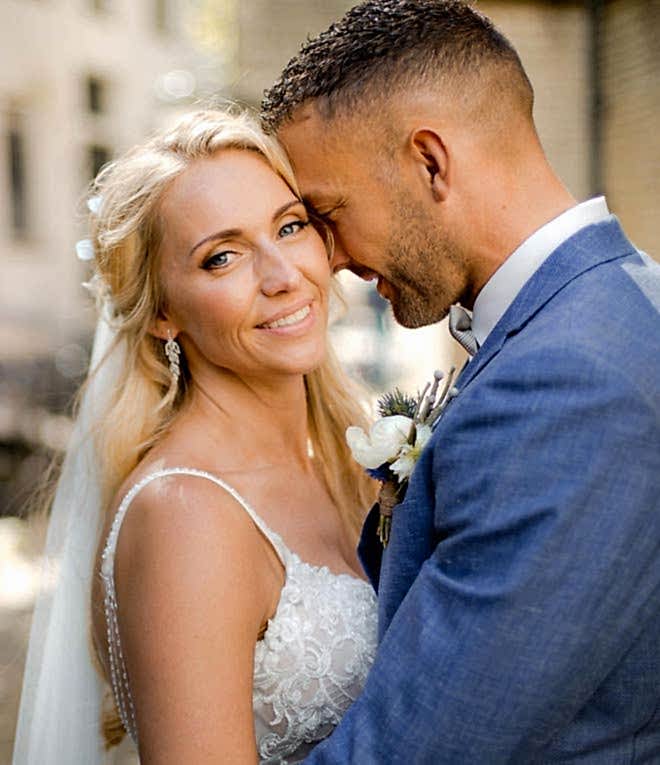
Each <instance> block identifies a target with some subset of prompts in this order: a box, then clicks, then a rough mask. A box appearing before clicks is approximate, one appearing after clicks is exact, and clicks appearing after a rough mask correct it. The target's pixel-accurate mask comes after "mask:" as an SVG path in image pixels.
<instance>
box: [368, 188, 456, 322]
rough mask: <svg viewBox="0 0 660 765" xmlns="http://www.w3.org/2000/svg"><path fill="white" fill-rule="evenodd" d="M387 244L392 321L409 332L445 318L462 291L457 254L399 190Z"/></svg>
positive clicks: (424, 213)
mask: <svg viewBox="0 0 660 765" xmlns="http://www.w3.org/2000/svg"><path fill="white" fill-rule="evenodd" d="M393 220H394V225H393V230H392V234H391V236H390V240H389V242H388V246H387V252H386V261H385V262H386V263H387V264H388V269H387V271H388V272H387V273H383V276H384V278H385V279H386V280H387V281H388V282H389V285H390V287H391V293H392V294H391V296H390V303H391V305H392V312H393V314H394V318H395V319H396V320H397V322H398V323H399V324H401V325H402V326H404V327H408V328H409V329H414V328H416V327H423V326H426V325H428V324H435V322H438V321H440V320H441V319H444V318H445V316H447V314H448V313H449V308H450V306H452V305H453V304H454V303H456V302H458V301H459V300H460V298H461V295H462V294H464V292H465V291H466V287H467V277H466V269H465V265H464V260H463V258H462V253H461V252H460V250H459V249H458V248H457V247H455V246H454V245H453V244H452V243H451V242H450V241H449V240H448V237H447V236H446V234H444V233H443V232H442V230H441V229H440V228H439V226H438V225H437V223H436V221H435V220H433V219H431V218H430V217H429V216H428V215H427V214H426V212H425V210H424V209H423V208H422V206H421V205H420V204H419V203H417V202H416V201H415V200H414V199H413V198H412V197H411V196H410V195H408V194H406V193H404V192H402V191H401V190H399V191H398V192H397V195H396V197H395V200H394V205H393Z"/></svg>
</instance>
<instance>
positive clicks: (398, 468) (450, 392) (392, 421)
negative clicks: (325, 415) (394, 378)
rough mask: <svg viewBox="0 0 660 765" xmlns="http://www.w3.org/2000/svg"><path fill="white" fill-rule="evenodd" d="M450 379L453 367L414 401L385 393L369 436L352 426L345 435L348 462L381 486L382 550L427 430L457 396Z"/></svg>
mask: <svg viewBox="0 0 660 765" xmlns="http://www.w3.org/2000/svg"><path fill="white" fill-rule="evenodd" d="M455 373H456V369H455V367H452V368H451V370H450V371H449V373H448V374H447V375H446V376H445V375H444V374H443V373H442V372H440V371H436V372H435V373H434V375H433V382H430V383H427V384H426V386H425V387H424V389H423V390H422V392H421V393H418V394H417V396H409V395H407V394H406V393H402V392H401V391H400V390H399V389H398V388H396V389H395V390H394V391H392V392H391V393H386V394H385V395H384V396H382V397H381V398H380V399H379V400H378V413H379V414H380V418H379V419H378V420H376V422H374V424H373V425H372V426H371V428H370V429H369V433H365V432H364V430H363V429H362V428H358V427H356V426H351V427H350V428H348V429H347V430H346V442H347V443H348V446H349V448H350V450H351V453H352V455H353V459H354V460H355V461H356V462H357V463H359V464H360V465H362V467H363V468H365V469H366V471H367V473H369V475H370V476H371V477H372V478H376V479H377V480H379V481H380V482H381V487H380V492H379V494H378V505H379V509H380V519H379V522H378V538H379V539H380V541H381V544H382V545H383V547H387V543H388V541H389V538H390V528H391V525H392V513H393V511H394V508H395V507H396V506H397V505H398V504H399V503H400V502H402V501H403V498H404V497H405V495H406V490H407V488H408V480H409V479H410V476H411V474H412V472H413V469H414V467H415V464H416V463H417V460H418V459H419V456H420V454H421V453H422V450H423V449H424V447H425V446H426V443H427V442H428V440H429V438H431V433H432V432H433V427H434V425H435V424H436V423H437V421H438V419H439V418H440V416H441V415H442V413H443V411H444V409H445V407H446V406H447V404H448V403H449V402H450V401H451V399H452V398H454V396H455V395H456V394H457V393H458V391H457V389H456V388H455V387H453V382H454V378H455ZM440 383H442V386H441V385H440Z"/></svg>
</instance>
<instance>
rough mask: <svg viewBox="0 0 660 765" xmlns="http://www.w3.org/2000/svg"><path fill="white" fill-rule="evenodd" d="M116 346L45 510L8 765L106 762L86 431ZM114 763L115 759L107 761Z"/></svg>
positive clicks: (100, 330)
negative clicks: (37, 588) (38, 580)
mask: <svg viewBox="0 0 660 765" xmlns="http://www.w3.org/2000/svg"><path fill="white" fill-rule="evenodd" d="M108 313H109V312H108V311H107V310H106V311H103V312H102V316H101V318H100V320H99V323H98V325H97V329H96V335H95V338H94V349H93V352H92V361H91V366H90V368H91V369H95V368H96V367H97V366H98V365H99V363H100V362H101V360H102V359H103V358H104V357H105V356H106V354H107V353H108V350H109V349H110V347H111V345H112V343H113V340H114V336H115V333H114V330H113V329H112V328H111V326H110V324H109V323H108V319H107V315H108ZM122 357H123V348H122V346H121V345H118V346H116V347H115V348H114V349H113V351H112V353H111V354H110V356H109V357H108V358H106V359H105V361H104V362H103V364H102V365H101V367H100V369H99V370H98V372H97V374H96V375H94V376H93V377H92V378H91V381H90V383H89V385H88V387H87V389H86V391H85V393H84V395H83V400H82V403H81V406H80V411H79V415H78V418H77V420H76V423H75V426H74V430H73V434H72V438H71V441H70V445H69V448H68V450H67V455H66V459H65V461H64V465H63V468H62V473H61V477H60V479H59V482H58V486H57V491H56V494H55V500H54V503H53V506H52V510H51V517H50V521H49V526H48V535H47V540H46V546H45V551H44V564H43V579H42V586H41V592H40V594H39V596H38V598H37V602H36V606H35V611H34V616H33V620H32V629H31V632H30V642H29V647H28V654H27V660H26V665H25V674H24V679H23V692H22V696H21V704H20V710H19V718H18V725H17V728H16V737H15V745H14V756H13V765H65V764H66V765H98V764H99V763H104V762H109V761H111V760H109V759H108V758H109V755H107V754H106V753H104V751H103V740H102V736H101V728H100V721H101V702H102V698H103V694H104V691H105V687H106V686H105V683H104V681H103V680H102V679H101V677H100V676H99V674H98V671H97V670H96V669H95V667H94V664H93V662H92V648H91V645H92V644H91V630H90V590H91V581H92V566H93V559H94V555H95V552H96V545H97V542H98V534H99V533H100V530H101V497H100V486H99V474H98V461H97V455H96V453H95V450H94V445H93V438H92V436H91V431H92V426H93V424H94V422H95V421H96V420H97V418H98V417H99V416H101V413H102V412H103V410H104V406H105V403H106V401H107V400H108V397H109V395H110V393H111V392H112V391H113V389H114V387H115V385H116V384H117V382H118V379H119V370H120V369H121V366H122ZM113 757H114V755H113Z"/></svg>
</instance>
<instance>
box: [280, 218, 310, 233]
mask: <svg viewBox="0 0 660 765" xmlns="http://www.w3.org/2000/svg"><path fill="white" fill-rule="evenodd" d="M305 226H309V221H308V220H293V221H291V223H285V224H284V225H283V226H282V228H281V229H280V230H279V235H280V236H291V235H292V234H295V233H297V232H298V231H302V230H303V229H304V228H305Z"/></svg>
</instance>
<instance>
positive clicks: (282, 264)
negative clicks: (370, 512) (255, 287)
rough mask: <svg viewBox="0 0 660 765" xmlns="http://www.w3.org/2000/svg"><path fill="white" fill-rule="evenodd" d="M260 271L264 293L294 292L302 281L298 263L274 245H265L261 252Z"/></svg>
mask: <svg viewBox="0 0 660 765" xmlns="http://www.w3.org/2000/svg"><path fill="white" fill-rule="evenodd" d="M259 271H260V278H261V291H262V292H263V293H264V295H269V296H270V295H277V294H278V293H280V292H292V291H293V290H295V289H297V288H298V287H299V286H300V283H301V281H302V274H301V272H300V269H299V268H298V267H297V264H296V263H294V262H292V260H291V258H290V257H287V255H286V254H285V253H283V252H282V251H281V250H280V249H279V248H278V247H276V246H274V245H271V246H267V247H264V248H263V249H262V251H261V252H260V257H259Z"/></svg>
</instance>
